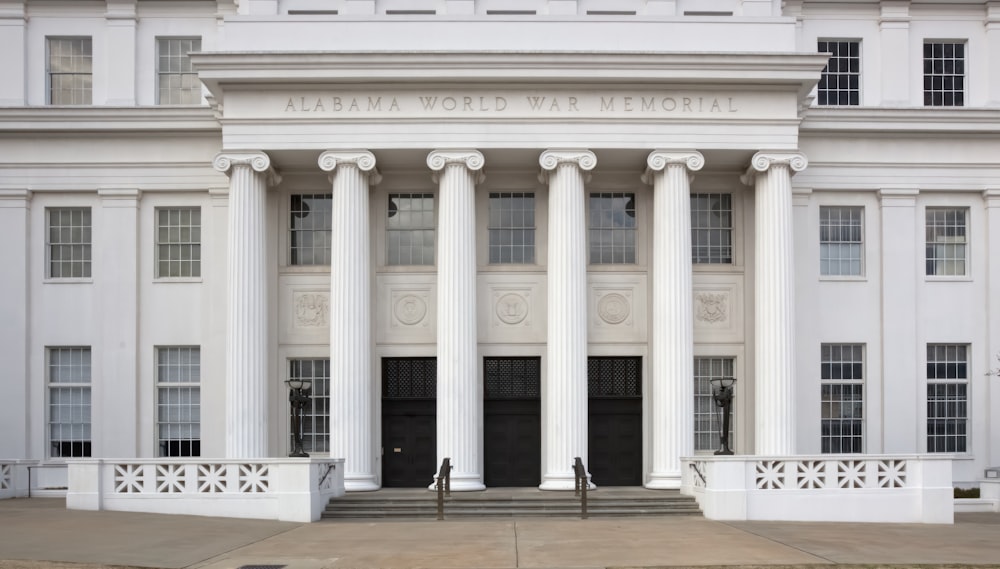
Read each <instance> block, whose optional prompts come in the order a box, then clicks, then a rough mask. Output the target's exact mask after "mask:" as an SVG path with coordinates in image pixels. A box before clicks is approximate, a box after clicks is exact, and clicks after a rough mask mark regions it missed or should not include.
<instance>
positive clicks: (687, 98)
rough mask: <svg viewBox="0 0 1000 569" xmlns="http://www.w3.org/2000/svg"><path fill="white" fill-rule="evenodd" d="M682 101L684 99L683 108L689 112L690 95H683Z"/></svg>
mask: <svg viewBox="0 0 1000 569" xmlns="http://www.w3.org/2000/svg"><path fill="white" fill-rule="evenodd" d="M682 101H684V110H685V111H687V112H689V113H690V112H691V97H684V98H683V99H682Z"/></svg>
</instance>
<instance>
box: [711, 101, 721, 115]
mask: <svg viewBox="0 0 1000 569" xmlns="http://www.w3.org/2000/svg"><path fill="white" fill-rule="evenodd" d="M710 112H713V113H721V112H722V106H720V105H719V100H718V99H712V109H711V111H710Z"/></svg>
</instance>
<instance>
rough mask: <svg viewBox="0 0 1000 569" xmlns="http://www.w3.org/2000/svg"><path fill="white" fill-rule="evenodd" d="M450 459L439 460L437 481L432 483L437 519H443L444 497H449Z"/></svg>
mask: <svg viewBox="0 0 1000 569" xmlns="http://www.w3.org/2000/svg"><path fill="white" fill-rule="evenodd" d="M451 468H452V467H451V459H450V458H445V459H444V460H442V461H441V468H440V470H438V474H437V481H436V482H435V483H434V487H435V489H437V506H438V509H437V519H439V520H443V519H444V497H445V496H448V497H449V498H450V497H451Z"/></svg>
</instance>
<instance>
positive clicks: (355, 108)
mask: <svg viewBox="0 0 1000 569" xmlns="http://www.w3.org/2000/svg"><path fill="white" fill-rule="evenodd" d="M347 110H348V111H354V112H358V111H360V110H361V107H360V106H358V100H357V99H356V98H354V97H351V106H350V107H348V108H347Z"/></svg>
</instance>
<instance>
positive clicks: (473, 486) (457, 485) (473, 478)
mask: <svg viewBox="0 0 1000 569" xmlns="http://www.w3.org/2000/svg"><path fill="white" fill-rule="evenodd" d="M427 489H428V490H437V475H436V474H435V475H434V482H432V483H431V485H430V486H428V487H427ZM485 489H486V485H485V484H483V478H482V476H479V475H478V474H452V475H451V491H452V492H481V491H483V490H485Z"/></svg>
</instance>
